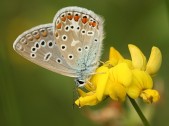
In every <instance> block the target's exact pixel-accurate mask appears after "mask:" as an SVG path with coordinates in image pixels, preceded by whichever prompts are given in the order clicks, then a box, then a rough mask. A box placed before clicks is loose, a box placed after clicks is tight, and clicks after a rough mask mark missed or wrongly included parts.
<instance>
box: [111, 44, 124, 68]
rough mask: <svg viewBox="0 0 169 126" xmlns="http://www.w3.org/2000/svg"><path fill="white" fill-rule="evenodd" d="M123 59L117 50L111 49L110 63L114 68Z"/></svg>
mask: <svg viewBox="0 0 169 126" xmlns="http://www.w3.org/2000/svg"><path fill="white" fill-rule="evenodd" d="M123 59H124V58H123V56H122V55H121V54H120V53H119V52H118V51H117V50H116V49H115V48H113V47H111V48H110V53H109V61H110V63H111V64H112V65H113V66H115V65H117V64H118V63H119V62H120V61H122V60H123Z"/></svg>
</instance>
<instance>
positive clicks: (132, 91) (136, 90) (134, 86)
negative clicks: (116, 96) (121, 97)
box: [126, 78, 142, 99]
mask: <svg viewBox="0 0 169 126" xmlns="http://www.w3.org/2000/svg"><path fill="white" fill-rule="evenodd" d="M141 91H142V88H141V86H140V85H138V80H137V79H136V78H133V79H132V82H131V85H130V86H129V87H127V88H126V92H127V94H128V96H130V97H131V98H132V99H136V98H138V97H139V95H140V93H141Z"/></svg>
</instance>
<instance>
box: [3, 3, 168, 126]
mask: <svg viewBox="0 0 169 126" xmlns="http://www.w3.org/2000/svg"><path fill="white" fill-rule="evenodd" d="M66 6H80V7H85V8H87V9H90V10H93V11H94V12H95V13H97V14H100V15H102V16H103V17H104V19H105V32H106V35H105V36H106V37H105V39H104V51H103V55H104V58H102V61H106V60H107V58H108V53H109V47H110V46H114V47H115V48H116V49H118V50H119V51H120V52H121V53H122V54H123V55H124V56H126V57H130V55H129V52H128V47H127V45H128V44H129V43H132V44H135V45H137V46H138V47H139V48H140V49H141V50H142V51H143V53H144V54H145V55H146V56H147V57H148V56H149V54H150V50H151V47H152V46H154V45H155V46H157V47H159V48H160V49H161V51H162V54H163V64H162V67H161V69H160V71H159V73H158V75H157V77H156V78H155V79H156V80H160V81H159V83H157V84H159V85H160V84H162V85H163V84H164V89H165V90H164V92H163V94H162V96H161V101H160V102H159V104H158V105H157V107H156V111H155V115H154V116H153V119H152V122H151V123H152V125H153V126H159V125H161V126H166V125H168V117H169V107H168V106H169V100H168V99H169V94H168V90H169V84H168V82H169V75H168V71H169V63H168V62H169V0H48V1H47V0H1V1H0V29H1V30H0V126H57V125H62V126H67V125H69V126H79V125H80V126H96V124H95V123H93V122H92V121H90V120H89V119H88V118H86V116H84V115H83V114H82V110H83V108H82V109H79V108H75V109H72V103H73V88H74V81H73V79H72V78H68V77H64V76H62V75H59V74H56V73H53V72H51V71H48V70H46V69H43V68H41V67H39V66H37V65H35V64H33V63H31V62H29V61H27V60H26V59H24V58H22V57H21V56H19V55H18V54H17V53H16V52H14V50H13V48H12V45H13V42H14V40H15V39H16V37H17V36H18V35H19V34H21V33H22V32H23V31H25V30H27V29H30V28H31V27H34V26H36V25H39V24H45V23H49V22H52V20H53V17H54V15H55V13H56V12H57V11H58V10H59V9H61V8H63V7H66ZM150 106H151V105H150ZM152 106H153V105H152ZM92 108H93V107H92ZM94 109H95V108H94Z"/></svg>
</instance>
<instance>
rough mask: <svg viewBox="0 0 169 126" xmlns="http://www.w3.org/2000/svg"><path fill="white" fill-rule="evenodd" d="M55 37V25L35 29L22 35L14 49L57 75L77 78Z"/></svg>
mask: <svg viewBox="0 0 169 126" xmlns="http://www.w3.org/2000/svg"><path fill="white" fill-rule="evenodd" d="M56 43H57V41H56V39H54V37H53V24H45V25H40V26H37V27H34V28H32V29H30V30H28V31H26V32H24V33H22V34H21V35H20V36H19V37H18V38H17V39H16V40H15V42H14V45H13V47H14V49H15V50H16V52H18V53H19V54H20V55H22V56H23V57H25V58H26V59H28V60H30V61H32V62H34V63H36V64H38V65H40V66H42V67H44V68H46V69H49V70H51V71H54V72H56V73H59V74H62V75H66V76H70V77H77V74H76V72H75V70H74V69H72V68H71V67H70V66H69V65H68V64H67V63H66V61H65V60H64V58H63V56H62V54H61V53H60V50H59V49H58V45H57V44H56Z"/></svg>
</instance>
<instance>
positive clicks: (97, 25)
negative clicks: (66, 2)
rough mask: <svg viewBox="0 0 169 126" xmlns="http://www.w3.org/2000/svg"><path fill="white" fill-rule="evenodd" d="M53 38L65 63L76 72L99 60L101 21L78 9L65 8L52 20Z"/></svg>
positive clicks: (91, 14)
mask: <svg viewBox="0 0 169 126" xmlns="http://www.w3.org/2000/svg"><path fill="white" fill-rule="evenodd" d="M53 23H54V37H55V39H56V41H57V45H58V48H59V50H60V52H61V53H62V55H63V56H64V57H65V61H66V62H67V63H68V64H69V65H70V66H71V67H72V68H73V69H76V70H83V69H86V67H88V66H89V67H90V66H92V67H93V66H95V67H97V66H96V65H95V64H96V63H97V62H98V60H99V59H100V52H101V47H102V39H103V20H102V18H101V17H100V16H98V15H96V14H95V13H94V12H92V11H90V10H87V9H84V8H80V7H66V8H63V9H61V10H60V11H58V13H57V14H56V15H55V18H54V21H53Z"/></svg>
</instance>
